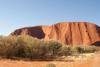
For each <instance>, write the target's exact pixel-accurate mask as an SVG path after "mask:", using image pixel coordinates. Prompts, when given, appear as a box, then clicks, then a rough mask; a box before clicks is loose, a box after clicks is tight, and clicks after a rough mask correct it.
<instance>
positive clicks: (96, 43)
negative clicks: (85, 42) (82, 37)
mask: <svg viewBox="0 0 100 67" xmlns="http://www.w3.org/2000/svg"><path fill="white" fill-rule="evenodd" d="M92 45H94V46H99V47H100V41H96V42H94V43H93V44H92Z"/></svg>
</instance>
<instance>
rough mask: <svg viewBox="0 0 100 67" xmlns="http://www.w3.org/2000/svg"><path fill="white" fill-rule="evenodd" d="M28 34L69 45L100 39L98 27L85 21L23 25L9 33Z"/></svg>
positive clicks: (88, 42) (90, 42) (93, 41)
mask: <svg viewBox="0 0 100 67" xmlns="http://www.w3.org/2000/svg"><path fill="white" fill-rule="evenodd" d="M21 34H28V35H31V36H33V37H37V38H39V39H42V38H43V39H45V40H48V39H54V40H57V41H58V42H60V43H64V44H71V45H73V44H74V45H81V44H83V45H87V44H93V43H95V42H98V41H100V27H99V26H97V25H95V24H92V23H87V22H62V23H57V24H54V25H51V26H35V27H25V28H21V29H17V30H15V31H14V32H13V33H11V35H21Z"/></svg>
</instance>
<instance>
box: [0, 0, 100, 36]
mask: <svg viewBox="0 0 100 67" xmlns="http://www.w3.org/2000/svg"><path fill="white" fill-rule="evenodd" d="M69 21H70V22H71V21H74V22H75V21H85V22H92V23H95V24H97V25H99V26H100V0H0V35H9V34H10V33H11V32H13V31H14V30H15V29H18V28H22V27H28V26H35V25H52V24H55V23H57V22H69Z"/></svg>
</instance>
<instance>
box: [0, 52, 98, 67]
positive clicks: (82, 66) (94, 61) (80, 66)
mask: <svg viewBox="0 0 100 67" xmlns="http://www.w3.org/2000/svg"><path fill="white" fill-rule="evenodd" d="M99 62H100V54H96V55H92V56H89V57H88V58H87V59H86V60H83V59H82V58H81V59H80V60H76V61H74V62H65V61H22V60H19V61H18V60H7V59H5V60H4V59H1V60H0V67H46V65H47V64H50V63H53V64H55V65H56V67H99Z"/></svg>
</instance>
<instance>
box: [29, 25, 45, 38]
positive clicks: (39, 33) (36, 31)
mask: <svg viewBox="0 0 100 67" xmlns="http://www.w3.org/2000/svg"><path fill="white" fill-rule="evenodd" d="M28 31H29V33H28V34H29V35H31V36H32V37H36V38H38V39H42V38H44V37H45V34H44V32H43V29H42V27H41V26H37V27H34V28H30V29H29V30H28Z"/></svg>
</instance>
